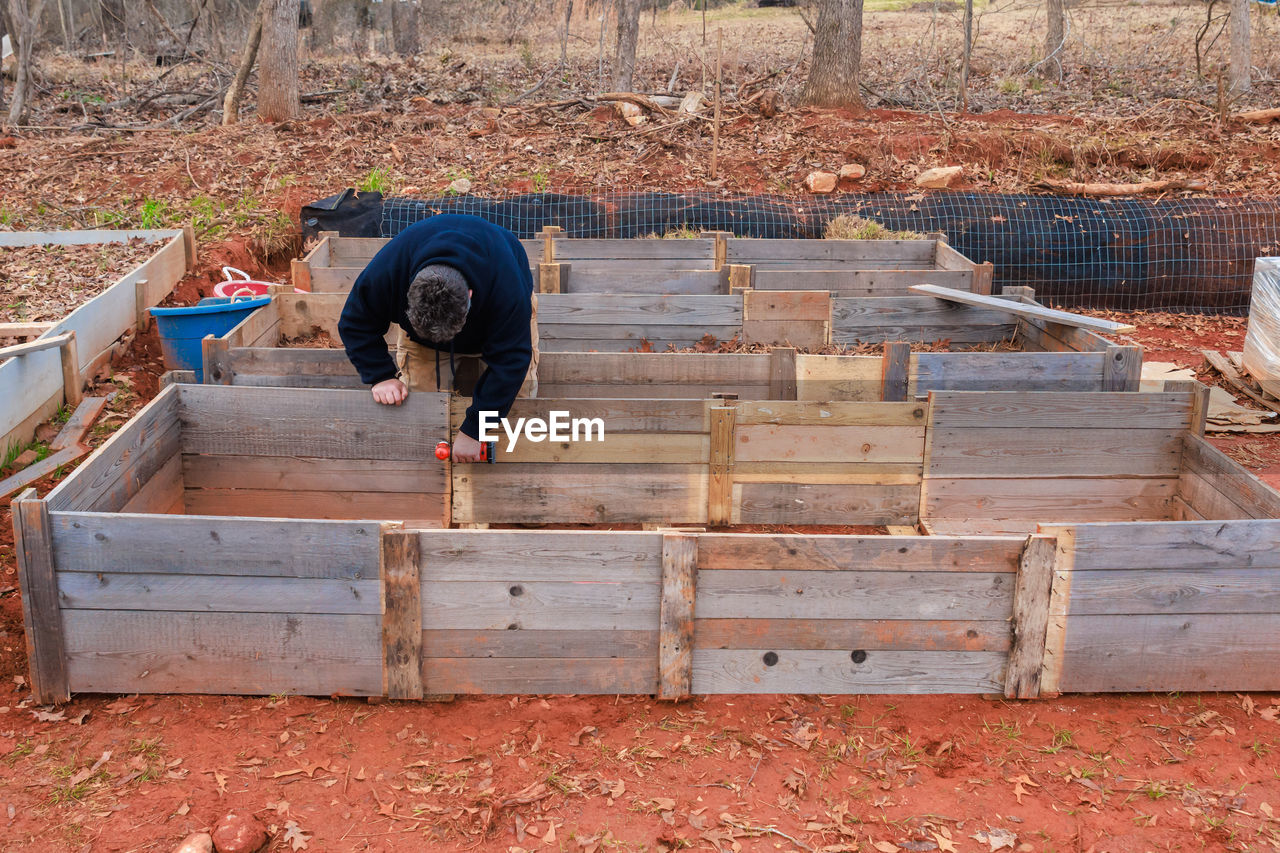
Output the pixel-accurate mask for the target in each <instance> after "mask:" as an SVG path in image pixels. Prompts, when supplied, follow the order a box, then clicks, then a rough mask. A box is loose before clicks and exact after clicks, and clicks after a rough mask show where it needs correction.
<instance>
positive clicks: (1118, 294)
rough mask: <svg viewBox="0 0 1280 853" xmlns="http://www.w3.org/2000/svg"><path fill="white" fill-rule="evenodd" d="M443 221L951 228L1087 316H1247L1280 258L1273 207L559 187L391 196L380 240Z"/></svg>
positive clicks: (524, 230) (771, 231)
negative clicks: (505, 193) (847, 218)
mask: <svg viewBox="0 0 1280 853" xmlns="http://www.w3.org/2000/svg"><path fill="white" fill-rule="evenodd" d="M441 213H468V214H473V215H476V216H481V217H483V218H485V219H487V220H489V221H491V222H494V223H496V224H498V225H501V226H503V227H504V228H507V229H509V230H511V231H513V232H514V233H515V234H516V235H517V236H519V237H521V238H524V239H528V238H532V237H534V236H536V235H537V233H538V232H539V231H540V230H541V229H542V228H543V227H544V226H548V225H556V226H559V227H560V228H562V229H563V230H564V232H565V235H566V236H568V237H584V238H586V237H591V238H633V237H645V236H652V235H657V236H661V235H663V234H666V233H669V232H671V231H673V230H681V229H684V230H693V231H704V230H706V231H729V232H732V233H733V234H734V235H736V236H739V237H765V238H820V237H822V236H824V231H825V228H826V225H827V223H828V222H830V221H831V220H832V219H833V218H835V217H837V216H840V215H842V214H843V215H852V216H860V217H863V218H866V219H872V220H875V221H877V222H879V223H881V224H882V225H884V226H885V227H886V228H888V229H890V230H893V231H917V232H926V233H927V232H942V233H943V234H945V235H946V237H947V240H948V242H949V243H950V244H951V245H952V246H953V247H954V248H955V249H957V250H958V251H960V252H961V253H963V254H964V255H965V256H967V257H968V258H969V259H971V260H973V261H976V262H979V263H981V262H987V261H989V262H991V264H993V266H994V268H995V269H994V285H995V287H996V290H997V292H998V290H999V288H1000V287H1003V286H1006V285H1027V286H1031V287H1034V288H1035V289H1036V293H1037V295H1038V297H1039V298H1041V299H1042V300H1044V301H1046V302H1051V303H1054V304H1058V305H1063V306H1067V307H1076V308H1114V309H1120V310H1148V309H1149V310H1165V311H1186V312H1201V313H1243V312H1244V311H1245V310H1247V308H1248V306H1249V292H1250V283H1251V279H1252V276H1253V265H1254V264H1253V262H1254V259H1255V258H1258V257H1264V256H1269V255H1276V254H1280V203H1277V201H1276V200H1272V199H1243V198H1185V199H1155V200H1149V199H1129V198H1125V199H1090V198H1058V197H1052V196H1035V195H996V194H987V193H971V192H945V191H944V192H929V193H876V194H865V195H854V194H846V195H839V196H822V197H792V196H763V195H761V196H738V197H735V196H727V195H701V194H676V193H624V192H618V193H605V194H599V195H591V196H574V195H561V194H554V193H539V194H524V195H513V196H510V197H505V198H504V197H496V198H483V197H478V196H469V195H468V196H443V197H439V198H433V199H410V198H389V199H385V200H384V201H383V203H382V217H381V225H380V231H381V234H382V236H384V237H390V236H394V235H396V234H398V233H399V232H400V231H402V230H403V229H404V228H405V227H407V226H408V225H410V224H412V223H414V222H417V221H419V220H421V219H425V218H427V217H430V216H434V215H437V214H441Z"/></svg>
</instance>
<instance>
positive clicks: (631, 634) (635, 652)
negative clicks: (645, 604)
mask: <svg viewBox="0 0 1280 853" xmlns="http://www.w3.org/2000/svg"><path fill="white" fill-rule="evenodd" d="M422 648H423V653H424V656H425V657H428V658H532V659H546V658H647V659H648V660H650V661H653V660H656V659H657V656H658V632H657V630H656V629H654V630H649V631H578V630H569V629H564V630H552V631H525V630H517V631H508V630H505V629H503V630H500V631H499V630H489V631H485V630H472V631H468V630H447V629H446V630H437V629H432V628H427V629H426V630H424V631H423V632H422Z"/></svg>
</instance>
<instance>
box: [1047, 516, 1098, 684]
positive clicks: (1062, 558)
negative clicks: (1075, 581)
mask: <svg viewBox="0 0 1280 853" xmlns="http://www.w3.org/2000/svg"><path fill="white" fill-rule="evenodd" d="M1084 526H1088V525H1082V526H1081V527H1084ZM1079 529H1081V528H1080V527H1051V526H1048V525H1041V526H1040V530H1041V531H1042V532H1043V533H1044V534H1045V535H1047V536H1052V537H1054V540H1055V545H1054V552H1053V579H1052V581H1051V582H1050V586H1049V620H1048V624H1047V625H1046V626H1045V639H1044V666H1043V667H1042V668H1041V670H1040V695H1041V696H1052V695H1056V694H1058V693H1060V692H1061V691H1062V685H1061V682H1062V662H1063V656H1064V649H1065V647H1066V641H1067V628H1068V624H1069V623H1068V621H1067V611H1068V609H1069V607H1070V602H1071V578H1072V576H1073V575H1074V574H1075V558H1076V531H1077V530H1079Z"/></svg>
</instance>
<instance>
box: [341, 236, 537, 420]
mask: <svg viewBox="0 0 1280 853" xmlns="http://www.w3.org/2000/svg"><path fill="white" fill-rule="evenodd" d="M430 264H447V265H448V266H451V267H453V268H454V269H456V270H457V271H458V272H460V273H462V275H463V277H464V278H466V280H467V283H468V285H470V287H471V290H472V295H471V310H470V311H469V312H468V313H467V322H466V325H464V326H463V327H462V331H460V332H459V333H458V334H457V336H456V337H454V339H453V340H451V341H429V340H426V339H424V338H421V337H419V336H418V335H417V333H416V332H414V330H413V327H412V326H411V325H410V324H409V317H408V296H409V284H410V282H412V281H413V277H414V276H415V275H417V273H418V272H419V271H420V270H421V269H422V268H423V267H425V266H428V265H430ZM532 293H533V275H532V274H531V273H530V272H529V258H528V256H527V255H525V253H524V247H522V246H521V245H520V241H519V240H517V239H516V237H515V235H514V234H512V233H511V232H510V231H508V230H506V229H505V228H501V227H499V226H497V225H493V224H490V223H489V222H486V221H485V220H483V219H481V218H480V217H478V216H461V215H457V214H446V215H441V216H433V217H431V218H430V219H424V220H423V221H421V222H418V223H415V224H413V225H410V226H409V227H408V228H406V229H405V230H403V231H401V232H400V233H399V234H398V235H396V236H395V237H393V238H392V239H391V242H389V243H387V245H386V246H384V247H383V248H382V250H381V251H379V252H378V254H376V255H374V257H373V260H371V261H370V262H369V265H368V266H367V267H365V268H364V271H363V272H362V273H360V276H359V277H358V278H357V279H356V283H355V285H354V286H353V287H352V288H351V294H350V296H348V297H347V304H346V306H345V307H344V308H343V309H342V317H341V319H339V321H338V333H339V334H340V335H341V336H342V344H343V346H345V347H346V350H347V358H349V359H351V363H352V364H353V365H355V368H356V370H357V371H359V373H360V379H361V380H362V381H363V382H365V383H366V384H369V385H375V384H377V383H379V382H381V381H383V380H384V379H392V378H394V377H395V375H396V365H395V360H394V359H393V358H392V357H391V354H390V353H389V352H387V343H386V340H385V339H384V338H385V335H386V334H387V330H388V329H389V328H390V327H391V324H392V323H396V324H397V325H399V326H400V328H401V329H403V330H404V332H405V334H406V335H407V336H408V337H409V338H410V339H411V340H414V341H416V342H418V343H420V344H423V345H424V346H428V347H432V348H433V349H436V350H441V351H443V352H444V353H445V354H448V353H450V352H459V353H480V355H481V357H482V358H484V361H485V364H487V365H488V369H487V370H486V371H485V372H484V373H483V374H482V375H481V377H480V380H479V382H477V383H476V389H475V393H474V396H473V397H472V402H471V407H470V408H468V409H467V415H466V418H465V419H464V420H463V422H462V431H463V432H464V433H466V434H467V435H469V436H471V437H472V438H476V437H478V435H479V431H480V429H479V418H480V415H479V413H480V412H482V411H494V412H497V413H498V415H499V417H504V418H505V417H506V416H507V412H508V411H510V409H511V403H512V402H513V401H514V400H515V398H516V394H517V393H519V391H520V386H521V384H523V382H524V378H525V374H526V373H527V372H528V370H529V362H530V360H531V359H532V358H533V343H532V337H531V336H530V333H529V319H530V315H531V314H532V310H533V309H532V306H531V305H530V295H531V294H532Z"/></svg>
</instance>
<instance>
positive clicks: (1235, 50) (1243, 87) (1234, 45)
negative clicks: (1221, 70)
mask: <svg viewBox="0 0 1280 853" xmlns="http://www.w3.org/2000/svg"><path fill="white" fill-rule="evenodd" d="M1252 5H1253V0H1231V60H1230V69H1229V72H1230V78H1231V94H1232V95H1239V94H1241V93H1243V92H1247V91H1249V89H1250V88H1251V87H1252V86H1253V83H1252V81H1251V80H1250V73H1251V72H1252V70H1253V50H1252V46H1251V45H1250V39H1249V7H1251V6H1252Z"/></svg>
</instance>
